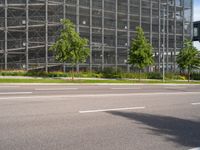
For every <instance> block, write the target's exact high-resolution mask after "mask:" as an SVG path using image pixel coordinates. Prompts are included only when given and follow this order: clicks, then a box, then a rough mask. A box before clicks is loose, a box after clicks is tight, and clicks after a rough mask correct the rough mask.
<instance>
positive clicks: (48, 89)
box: [35, 88, 78, 91]
mask: <svg viewBox="0 0 200 150" xmlns="http://www.w3.org/2000/svg"><path fill="white" fill-rule="evenodd" d="M60 90H61V91H63V90H78V88H47V89H35V91H60Z"/></svg>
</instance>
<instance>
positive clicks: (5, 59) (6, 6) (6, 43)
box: [4, 0, 8, 70]
mask: <svg viewBox="0 0 200 150" xmlns="http://www.w3.org/2000/svg"><path fill="white" fill-rule="evenodd" d="M4 32H5V33H4V34H5V49H4V65H5V66H4V69H5V70H7V69H8V2H7V0H5V30H4Z"/></svg>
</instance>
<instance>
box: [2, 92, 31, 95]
mask: <svg viewBox="0 0 200 150" xmlns="http://www.w3.org/2000/svg"><path fill="white" fill-rule="evenodd" d="M32 93H33V92H4V93H0V95H15V94H32Z"/></svg>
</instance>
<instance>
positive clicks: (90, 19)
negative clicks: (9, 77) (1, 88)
mask: <svg viewBox="0 0 200 150" xmlns="http://www.w3.org/2000/svg"><path fill="white" fill-rule="evenodd" d="M192 12H193V1H192V0H0V68H1V69H39V68H40V69H45V70H48V69H52V68H58V67H61V66H63V64H59V63H58V62H56V61H55V60H54V56H53V54H52V52H49V51H48V48H49V46H51V45H52V43H53V42H54V41H55V40H56V37H57V35H58V34H59V30H60V29H61V28H62V27H61V25H60V19H62V18H68V19H71V20H72V21H73V22H74V23H75V24H76V29H77V31H78V32H79V33H80V35H81V36H82V37H86V38H88V40H89V41H90V45H89V46H90V49H91V56H90V58H89V59H88V61H87V62H86V63H85V64H80V65H79V67H80V69H94V70H98V69H103V68H105V67H118V68H121V69H123V70H128V71H129V70H130V66H129V65H127V59H128V49H129V46H130V43H131V39H133V38H134V37H135V28H136V27H137V26H141V27H142V28H143V29H144V32H145V35H146V37H147V38H148V39H149V41H150V42H151V43H152V45H153V47H154V56H155V62H156V64H155V68H156V69H160V68H161V67H162V62H163V56H165V57H164V60H165V68H166V69H167V70H176V66H177V65H176V55H177V53H178V52H179V50H180V49H181V48H182V46H183V41H184V39H186V38H189V39H191V37H192V16H193V14H192ZM163 47H164V48H163ZM163 50H164V53H163ZM163 54H164V55H163ZM64 65H66V69H68V68H69V67H70V65H69V64H67V63H66V64H64ZM64 68H65V67H64Z"/></svg>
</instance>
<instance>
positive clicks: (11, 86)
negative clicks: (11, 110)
mask: <svg viewBox="0 0 200 150" xmlns="http://www.w3.org/2000/svg"><path fill="white" fill-rule="evenodd" d="M18 87H20V86H0V88H18Z"/></svg>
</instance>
